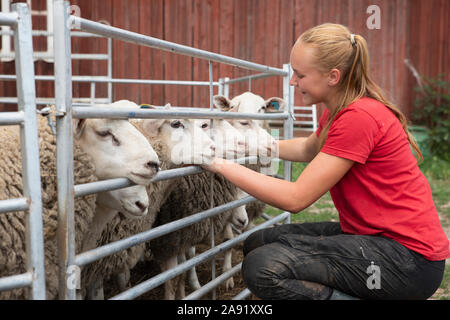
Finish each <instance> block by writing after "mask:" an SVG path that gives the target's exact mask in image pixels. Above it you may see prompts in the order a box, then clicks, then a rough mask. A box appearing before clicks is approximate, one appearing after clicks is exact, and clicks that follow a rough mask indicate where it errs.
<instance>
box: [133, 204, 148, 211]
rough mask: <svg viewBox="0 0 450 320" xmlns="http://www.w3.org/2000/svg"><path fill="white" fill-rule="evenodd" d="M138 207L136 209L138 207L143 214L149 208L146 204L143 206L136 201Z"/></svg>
mask: <svg viewBox="0 0 450 320" xmlns="http://www.w3.org/2000/svg"><path fill="white" fill-rule="evenodd" d="M134 204H135V205H136V207H138V208H139V209H140V210H141V211H142V212H144V211H145V210H147V206H146V205H145V204H143V203H142V202H140V201H136V202H135V203H134Z"/></svg>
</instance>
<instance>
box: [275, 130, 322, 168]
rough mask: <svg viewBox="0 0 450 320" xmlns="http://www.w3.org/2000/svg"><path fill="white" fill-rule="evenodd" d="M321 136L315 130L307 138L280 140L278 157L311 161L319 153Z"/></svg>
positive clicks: (297, 160)
mask: <svg viewBox="0 0 450 320" xmlns="http://www.w3.org/2000/svg"><path fill="white" fill-rule="evenodd" d="M318 149H319V138H317V135H316V133H315V132H313V133H312V134H311V135H310V136H309V137H307V138H294V139H289V140H278V152H279V154H278V157H279V158H280V159H283V160H289V161H295V162H310V161H311V160H312V159H314V157H315V156H316V155H317V153H318Z"/></svg>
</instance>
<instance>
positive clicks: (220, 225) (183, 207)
mask: <svg viewBox="0 0 450 320" xmlns="http://www.w3.org/2000/svg"><path fill="white" fill-rule="evenodd" d="M196 122H197V125H198V126H199V127H201V128H204V130H207V131H209V129H208V127H209V126H208V123H209V120H196ZM212 123H213V125H212V128H213V134H212V137H213V139H214V142H216V153H219V154H220V155H222V156H226V157H228V158H230V157H232V158H234V157H236V156H239V154H242V155H244V152H245V147H246V145H245V142H244V139H243V137H242V135H241V134H240V133H239V132H238V131H237V130H236V129H234V128H233V127H232V126H231V125H230V124H229V123H228V122H227V121H225V120H223V119H214V120H213V121H212ZM216 155H217V154H216ZM211 178H212V179H213V180H212V181H213V189H214V191H213V199H214V205H215V206H217V205H221V204H224V203H226V202H230V201H234V200H237V199H238V190H237V188H236V187H235V186H234V185H233V184H231V183H230V182H228V181H226V180H225V179H224V178H223V177H222V176H220V175H215V174H211V173H209V172H203V173H200V174H198V175H195V176H187V177H183V178H182V179H181V182H180V183H179V184H178V186H177V187H176V189H174V190H173V191H172V193H171V194H170V196H169V198H168V199H167V201H166V202H165V203H164V205H163V206H162V207H161V209H160V212H159V214H158V216H157V219H156V222H155V225H162V224H166V223H168V222H170V221H173V220H177V219H181V218H183V217H186V216H189V215H193V214H195V213H197V212H200V211H203V210H206V209H208V208H209V206H210V196H211V190H210V184H211ZM247 221H248V219H247V213H246V211H245V208H244V206H241V207H240V208H236V209H233V210H228V211H226V212H224V213H222V214H220V215H217V216H215V217H213V218H210V219H206V220H203V221H201V222H199V223H197V224H195V225H193V226H188V227H186V228H183V229H181V230H178V231H175V232H172V233H170V234H167V235H165V236H162V237H160V238H158V239H154V240H152V241H151V242H150V243H149V244H148V248H147V250H149V251H151V252H152V254H153V256H152V257H153V258H154V259H155V260H156V261H157V262H158V264H159V265H160V267H161V269H162V270H163V271H165V270H168V269H169V268H173V267H174V266H176V264H177V256H181V257H182V258H181V259H182V260H183V259H185V258H184V253H185V251H186V250H188V249H190V248H192V247H193V246H195V245H196V244H199V243H202V242H205V241H206V240H207V239H209V237H208V234H210V232H211V222H212V223H213V225H214V234H216V235H218V234H222V233H224V232H225V230H226V229H227V228H230V230H231V226H229V224H230V223H232V224H233V225H235V226H237V227H239V228H243V227H245V226H246V224H247ZM227 235H228V234H227ZM231 236H232V235H231ZM191 251H192V249H191ZM228 254H231V251H229V253H227V256H228ZM224 261H227V259H225V260H224ZM227 270H228V269H224V271H227ZM190 278H193V279H192V280H190V281H191V282H192V281H196V284H197V285H196V286H197V287H198V286H199V284H198V280H194V279H196V274H195V269H194V268H193V269H191V271H190ZM182 279H183V278H182ZM231 281H232V279H231ZM179 284H180V286H179V290H178V293H179V295H180V297H183V296H184V279H183V280H180V282H179ZM230 286H232V283H231V285H230ZM165 298H166V299H174V298H175V288H174V286H173V281H172V280H169V281H167V282H166V283H165Z"/></svg>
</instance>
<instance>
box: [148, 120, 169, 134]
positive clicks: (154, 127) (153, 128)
mask: <svg viewBox="0 0 450 320" xmlns="http://www.w3.org/2000/svg"><path fill="white" fill-rule="evenodd" d="M164 121H166V119H143V120H142V128H143V129H144V132H145V133H146V134H147V135H148V136H149V137H156V136H157V135H158V133H159V129H160V128H161V126H162V125H163V124H164Z"/></svg>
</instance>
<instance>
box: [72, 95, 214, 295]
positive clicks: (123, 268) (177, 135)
mask: <svg viewBox="0 0 450 320" xmlns="http://www.w3.org/2000/svg"><path fill="white" fill-rule="evenodd" d="M121 103H123V104H128V105H134V106H136V104H135V103H134V102H131V101H127V100H122V102H121ZM165 109H166V110H170V109H171V107H170V104H167V105H166V106H165ZM132 123H133V124H134V125H135V126H136V128H138V129H139V130H140V131H141V132H142V133H143V134H144V135H145V136H146V137H147V139H148V141H149V142H150V144H151V145H152V146H153V148H154V150H155V151H156V153H157V154H158V157H159V159H160V165H161V168H162V169H163V170H168V169H173V168H177V167H181V166H183V165H186V164H197V165H200V164H207V163H210V161H211V160H212V158H213V156H214V153H215V144H214V143H213V141H212V140H211V139H210V137H209V136H208V135H207V134H206V133H205V132H204V131H203V130H202V129H201V128H199V127H198V126H197V125H195V123H194V121H193V120H189V119H143V120H135V121H132ZM179 183H180V178H178V179H170V180H163V181H158V182H155V183H151V184H149V185H148V186H147V193H148V196H149V199H150V203H151V206H150V207H149V210H148V213H147V215H146V216H145V217H144V218H143V219H141V220H139V221H135V220H129V219H128V220H124V219H123V217H121V216H120V215H119V216H115V217H114V219H112V220H111V221H110V223H108V225H107V226H106V228H105V230H104V231H103V233H102V236H101V238H100V239H99V241H98V242H97V246H100V245H105V244H107V243H110V242H113V241H117V240H120V239H122V238H125V237H128V236H132V235H134V234H137V233H141V232H144V231H146V230H149V229H150V228H152V226H153V224H154V221H155V218H156V216H157V214H158V211H159V209H160V207H161V205H162V204H163V203H164V202H165V201H166V199H167V197H168V195H169V194H170V193H171V191H172V190H173V189H174V188H175V187H176V186H177V184H179ZM144 252H145V243H142V244H139V245H136V246H133V247H131V248H129V249H127V250H123V251H121V252H118V253H116V254H113V255H111V256H108V257H105V258H103V259H102V260H100V261H96V262H94V263H92V264H90V265H88V266H86V268H85V269H84V270H83V272H82V276H81V278H82V284H83V283H84V284H85V285H82V287H83V286H87V287H88V288H89V289H88V292H87V293H86V296H87V298H91V299H102V298H104V293H103V284H102V283H103V280H106V279H108V278H110V277H113V276H118V277H120V278H121V281H120V282H119V288H120V290H124V289H125V287H126V283H127V282H128V281H127V278H128V277H129V272H130V270H131V269H132V268H133V267H134V266H135V265H136V263H137V262H138V261H139V260H140V259H141V257H142V256H143V255H144Z"/></svg>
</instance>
